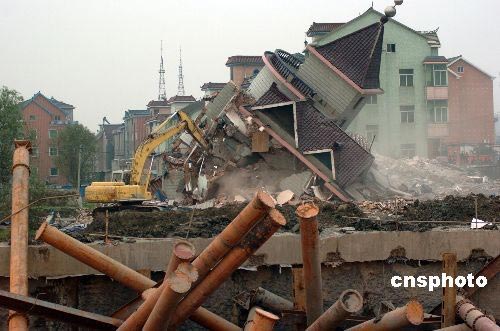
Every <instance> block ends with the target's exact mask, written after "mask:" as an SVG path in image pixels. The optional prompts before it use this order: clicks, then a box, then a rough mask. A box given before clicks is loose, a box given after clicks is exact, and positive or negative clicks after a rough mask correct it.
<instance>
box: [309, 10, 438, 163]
mask: <svg viewBox="0 0 500 331" xmlns="http://www.w3.org/2000/svg"><path fill="white" fill-rule="evenodd" d="M381 16H382V14H381V13H379V12H377V11H376V10H374V9H372V8H370V9H368V10H367V11H366V12H365V13H364V14H362V15H360V16H358V17H357V18H355V19H353V20H352V21H350V22H347V23H345V24H338V23H335V24H333V23H313V25H312V26H311V27H310V29H309V31H308V36H311V37H312V38H313V42H312V44H313V45H318V46H321V45H325V44H327V43H329V42H331V41H333V40H337V39H339V38H341V37H343V36H345V35H347V34H350V33H352V32H354V31H356V30H359V29H361V28H363V27H366V26H368V25H370V24H373V23H375V22H378V21H379V20H380V18H381ZM327 30H330V31H327ZM439 47H440V42H439V39H438V37H437V34H436V31H431V32H418V31H415V30H413V29H411V28H409V27H407V26H405V25H403V24H401V23H399V22H397V21H395V20H393V19H391V20H389V22H388V23H386V24H385V33H384V39H383V50H382V59H381V68H380V87H381V88H382V89H383V90H384V94H382V95H371V96H367V102H366V105H365V106H364V107H363V109H362V110H361V111H360V113H359V114H358V115H357V117H356V118H355V119H354V120H353V121H352V122H351V123H350V125H349V127H348V128H347V129H348V131H351V132H354V133H358V134H361V135H363V136H365V137H366V138H367V140H368V141H369V143H371V141H372V140H373V139H374V143H373V147H372V151H374V152H376V153H380V154H383V155H388V156H392V157H412V156H415V155H418V156H422V157H429V156H430V154H431V152H430V150H431V149H436V148H438V149H439V146H438V147H436V141H437V143H438V145H439V142H440V141H441V140H440V139H441V138H443V137H445V136H446V135H447V132H446V128H444V129H443V128H441V127H440V128H437V129H436V128H434V127H433V125H434V123H432V122H431V121H429V118H430V115H429V114H430V113H431V110H430V108H433V107H434V105H435V104H437V105H438V106H439V108H440V109H443V105H444V109H445V111H446V112H447V97H448V96H447V79H446V77H447V75H446V62H447V61H446V59H445V58H444V57H441V56H438V49H439ZM441 69H444V74H443V73H442V72H441V71H440V70H441ZM441 77H444V78H443V79H441ZM435 86H437V88H436V87H435ZM436 100H437V101H436ZM429 107H430V108H429ZM432 111H434V109H432ZM444 118H445V117H444ZM374 137H375V138H374Z"/></svg>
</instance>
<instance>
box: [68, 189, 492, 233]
mask: <svg viewBox="0 0 500 331" xmlns="http://www.w3.org/2000/svg"><path fill="white" fill-rule="evenodd" d="M245 205H246V204H245V203H232V204H227V205H225V206H223V207H220V208H208V209H204V210H198V209H194V210H190V209H180V208H179V209H177V210H171V211H162V212H134V211H122V212H117V213H112V214H111V216H110V222H109V234H110V235H115V236H124V237H141V238H166V237H187V236H188V237H189V238H193V237H201V238H210V237H213V236H215V235H217V234H218V233H220V232H221V231H222V230H223V229H224V228H225V227H226V226H227V224H229V222H231V220H232V219H234V217H235V216H236V215H237V214H238V213H239V212H240V211H241V210H242V209H243V208H244V207H245ZM318 206H319V207H320V213H319V215H318V222H319V227H320V231H324V230H326V229H330V228H333V227H337V228H343V227H350V228H354V229H355V230H356V231H427V230H429V229H432V228H435V227H439V226H446V225H450V224H447V223H446V224H443V223H439V222H440V221H447V222H449V221H458V222H469V221H471V220H472V218H473V217H475V197H474V196H472V195H469V196H466V197H457V196H447V197H445V198H444V199H443V200H429V201H419V200H416V201H414V202H413V203H410V204H408V205H406V206H405V207H404V208H402V210H400V211H399V212H397V213H395V214H393V215H388V216H387V217H386V218H381V219H379V220H375V219H371V218H370V215H367V214H365V213H364V212H363V211H362V210H361V209H360V208H359V207H358V206H357V205H356V204H353V203H335V204H334V203H318ZM477 206H478V217H479V219H482V220H484V221H488V222H491V221H496V220H498V218H499V217H500V216H499V215H500V197H486V196H484V195H478V196H477ZM277 209H278V210H279V211H280V212H281V213H282V214H283V215H284V216H285V218H286V220H287V224H286V225H285V226H284V227H283V228H282V229H281V230H280V231H281V232H298V231H299V224H298V219H297V216H296V215H295V210H296V206H291V205H285V206H282V207H278V208H277ZM411 221H424V222H423V223H411ZM104 231H105V224H104V221H102V220H95V221H94V222H92V223H91V224H89V225H88V226H87V228H86V229H85V231H84V232H83V233H79V234H77V233H75V234H72V235H73V236H75V237H77V238H78V239H79V240H82V241H88V240H89V239H91V237H89V236H87V235H88V234H89V233H103V232H104ZM93 239H95V238H93Z"/></svg>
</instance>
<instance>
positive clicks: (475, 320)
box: [456, 295, 500, 331]
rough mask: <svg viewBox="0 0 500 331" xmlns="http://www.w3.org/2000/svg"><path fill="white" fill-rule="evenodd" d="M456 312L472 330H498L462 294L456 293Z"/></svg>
mask: <svg viewBox="0 0 500 331" xmlns="http://www.w3.org/2000/svg"><path fill="white" fill-rule="evenodd" d="M456 309H457V314H458V315H459V316H460V317H461V318H462V320H463V321H464V322H465V323H466V324H467V325H468V326H469V327H470V328H471V329H472V330H474V331H500V326H498V325H497V324H496V323H495V322H494V321H492V320H491V319H490V318H489V317H488V316H486V315H485V314H484V313H483V312H482V311H480V310H479V309H477V308H476V306H474V304H473V303H472V302H471V301H470V300H467V299H465V298H464V297H462V296H459V295H457V305H456Z"/></svg>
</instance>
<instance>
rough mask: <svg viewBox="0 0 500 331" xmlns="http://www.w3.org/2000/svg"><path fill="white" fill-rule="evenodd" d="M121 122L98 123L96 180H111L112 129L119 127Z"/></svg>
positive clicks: (113, 145)
mask: <svg viewBox="0 0 500 331" xmlns="http://www.w3.org/2000/svg"><path fill="white" fill-rule="evenodd" d="M121 126H122V124H108V123H103V124H101V125H100V128H99V132H98V133H97V136H96V142H97V143H96V144H97V147H96V155H97V156H96V163H95V173H96V177H97V180H100V181H111V173H112V164H113V159H114V157H115V139H114V136H113V131H115V130H117V129H120V127H121Z"/></svg>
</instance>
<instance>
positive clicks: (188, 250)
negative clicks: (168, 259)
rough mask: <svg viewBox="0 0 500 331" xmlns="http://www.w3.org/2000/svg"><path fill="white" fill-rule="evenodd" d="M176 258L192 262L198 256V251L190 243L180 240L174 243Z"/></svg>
mask: <svg viewBox="0 0 500 331" xmlns="http://www.w3.org/2000/svg"><path fill="white" fill-rule="evenodd" d="M173 252H174V254H175V256H177V257H178V258H179V259H181V260H183V261H191V260H192V259H193V258H194V256H195V255H196V249H195V247H194V245H193V244H191V243H190V242H189V241H185V240H179V241H177V242H175V243H174V248H173Z"/></svg>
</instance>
